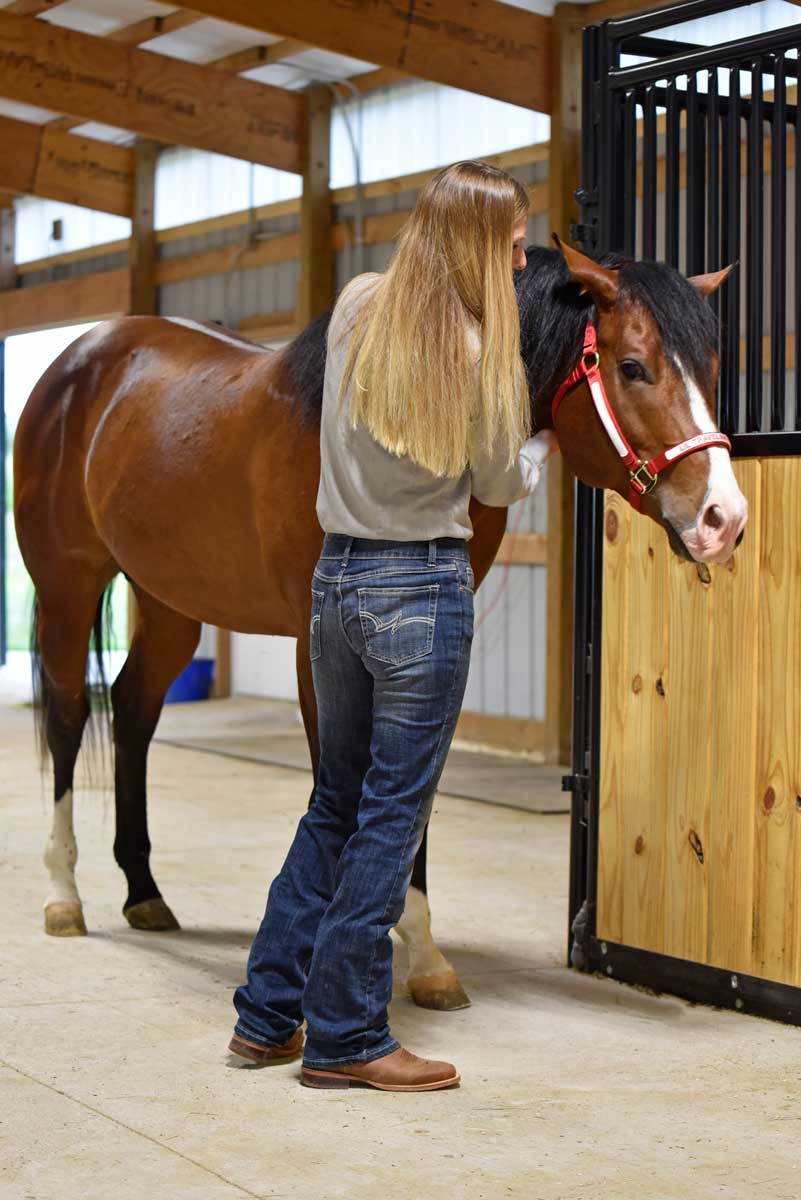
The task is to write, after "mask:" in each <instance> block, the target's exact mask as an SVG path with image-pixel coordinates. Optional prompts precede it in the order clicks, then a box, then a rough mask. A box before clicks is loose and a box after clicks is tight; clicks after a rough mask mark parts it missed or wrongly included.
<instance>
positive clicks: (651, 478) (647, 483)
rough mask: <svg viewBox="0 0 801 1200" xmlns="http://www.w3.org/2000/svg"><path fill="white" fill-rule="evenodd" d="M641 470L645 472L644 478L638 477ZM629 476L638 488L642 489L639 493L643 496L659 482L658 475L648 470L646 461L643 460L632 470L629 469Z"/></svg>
mask: <svg viewBox="0 0 801 1200" xmlns="http://www.w3.org/2000/svg"><path fill="white" fill-rule="evenodd" d="M641 471H644V472H645V476H646V478H645V480H642V479H640V472H641ZM629 478H630V479H631V482H632V483H635V484H636V485H637V487H638V488H641V489H642V492H641V495H643V496H647V495H648V493H649V492H652V491H653V490H654V488H655V487H656V485H657V484H658V483H659V476H658V475H653V474H652V473H651V472H650V471H649V470H648V463H644V462H641V463H640V465H639V467H637V468H636V469H635V470H634V471H629Z"/></svg>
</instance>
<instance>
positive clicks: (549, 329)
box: [516, 244, 748, 562]
mask: <svg viewBox="0 0 801 1200" xmlns="http://www.w3.org/2000/svg"><path fill="white" fill-rule="evenodd" d="M527 254H528V264H527V266H526V268H525V269H524V270H522V271H520V272H518V273H517V278H516V286H517V292H518V303H519V306H520V314H521V350H522V353H523V358H524V361H525V363H526V368H527V371H528V377H529V388H530V392H531V397H532V405H533V415H534V423H535V425H536V427H537V428H540V429H542V428H553V429H555V430H556V435H557V438H558V440H559V447H560V450H561V452H562V455H563V457H564V459H565V461H566V462H567V464H568V466H569V467H570V469H571V470H572V471H574V472H575V474H576V475H577V476H578V478H579V479H581V480H582V482H584V483H587V484H589V485H591V486H592V487H602V488H611V489H614V490H615V491H617V492H619V493H620V494H621V495H622V496H623V497H624V498H626V499H627V500H629V501H630V502H631V503H633V504H634V507H635V508H637V509H638V510H640V511H642V512H643V513H645V514H646V515H647V516H649V517H651V519H652V520H654V521H656V522H657V523H658V524H659V525H661V526H662V527H663V528H664V529H665V530H666V532H667V535H668V538H669V541H670V545H671V547H672V548H673V550H674V551H675V552H676V553H677V554H678V555H680V556H681V557H684V558H687V559H691V560H695V561H698V562H725V561H727V560H728V559H729V558H730V556H731V554H732V551H733V550H734V548H735V546H736V545H738V544H739V542H740V540H741V538H742V533H743V528H744V526H745V523H746V520H747V516H748V504H747V501H746V499H745V497H744V496H743V494H742V492H741V491H740V488H739V487H738V485H737V480H736V479H735V476H734V472H733V470H732V466H731V461H730V458H729V452H728V448H727V439H726V438H724V437H723V436H722V435H721V434H720V433H719V431H718V429H717V427H716V425H715V423H714V420H713V416H712V414H713V412H714V398H715V390H716V386H717V377H718V369H719V357H718V352H717V332H718V327H717V321H716V318H715V316H714V314H713V312H712V310H711V307H710V306H709V305H708V304H707V303H706V297H707V296H709V295H710V294H711V293H712V292H714V291H715V290H716V289H717V288H718V287H720V285H721V284H722V283H723V281H724V279H725V278H726V276H727V275H728V273H729V270H730V269H731V268H726V269H725V270H722V271H718V272H716V273H714V274H711V275H702V276H698V277H696V278H695V279H686V278H685V277H684V276H683V275H681V274H680V273H679V272H678V271H676V270H674V269H673V268H672V267H668V266H666V265H664V264H662V263H652V262H631V261H629V260H625V259H623V258H622V256H620V255H605V256H603V257H602V258H601V259H600V261H595V260H594V259H591V258H588V257H587V256H586V255H584V254H580V253H579V252H578V251H577V250H573V249H571V248H570V247H568V246H565V245H563V244H559V249H558V250H557V251H554V250H550V249H544V248H542V247H532V248H531V249H530V250H529V251H527Z"/></svg>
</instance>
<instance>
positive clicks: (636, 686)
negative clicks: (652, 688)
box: [631, 675, 642, 696]
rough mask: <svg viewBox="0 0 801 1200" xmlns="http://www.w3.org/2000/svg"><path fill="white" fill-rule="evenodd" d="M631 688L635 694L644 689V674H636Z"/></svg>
mask: <svg viewBox="0 0 801 1200" xmlns="http://www.w3.org/2000/svg"><path fill="white" fill-rule="evenodd" d="M631 690H632V691H633V692H634V695H635V696H636V695H637V693H638V692H641V691H642V675H635V676H634V678H633V679H632V681H631Z"/></svg>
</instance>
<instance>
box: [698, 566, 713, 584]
mask: <svg viewBox="0 0 801 1200" xmlns="http://www.w3.org/2000/svg"><path fill="white" fill-rule="evenodd" d="M695 573H696V575H697V576H698V578H699V579H700V580H701V583H703V585H704V587H709V585H710V584H711V582H712V576H711V575H710V573H709V567H708V566H707V565H706V563H696V564H695Z"/></svg>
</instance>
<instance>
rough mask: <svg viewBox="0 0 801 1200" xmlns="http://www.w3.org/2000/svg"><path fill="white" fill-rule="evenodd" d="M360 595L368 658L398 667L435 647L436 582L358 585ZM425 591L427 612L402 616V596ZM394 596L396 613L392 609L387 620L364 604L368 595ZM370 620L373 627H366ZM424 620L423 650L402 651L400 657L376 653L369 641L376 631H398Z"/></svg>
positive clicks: (424, 655) (424, 654)
mask: <svg viewBox="0 0 801 1200" xmlns="http://www.w3.org/2000/svg"><path fill="white" fill-rule="evenodd" d="M356 590H357V593H358V597H359V620H360V621H361V626H362V633H363V635H364V646H365V650H366V652H367V654H368V655H369V656H370V658H374V659H376V660H377V661H378V662H383V663H389V664H390V666H393V667H400V666H406V665H408V664H410V663H413V662H417V660H418V659H421V658H425V657H426V656H427V655H429V654H431V652H432V650H433V649H434V633H435V629H436V617H437V596H438V594H439V584H438V583H431V584H427V585H425V586H424V587H399V588H362V587H360V588H357V589H356ZM425 592H428V616H424V615H422V614H421V613H414V614H412V615H411V616H407V617H404V616H403V607H402V604H403V597H407V598H408V599H409V600H411V598H412V596H420V595H421V594H423V593H425ZM371 595H373V596H381V597H382V598H386V597H393V598H394V597H397V598H398V599H399V607H398V611H397V613H393V614H392V617H391V618H390V620H388V621H383V620H382V619H381V618H380V617H377V616H376V615H375V613H371V612H370V611H369V609H368V607H367V603H368V597H369V596H371ZM368 620H369V621H372V622H373V625H374V628H372V629H370V628H369V627H368V624H367V621H368ZM415 624H425V625H428V627H429V628H428V632H427V635H426V641H425V647H424V649H422V650H414V651H412V653H410V654H404V655H401V656H400V657H399V656H397V655H395V656H393V657H390V656H389V655H387V654H379V653H378V651H377V649H376V648H375V646H374V643H373V644H371V639H374V638H375V637H376V635H377V634H379V633H385V632H386V631H387V630H391V631H392V632H397V630H398V629H400V628H401V627H402V626H404V625H415Z"/></svg>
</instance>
